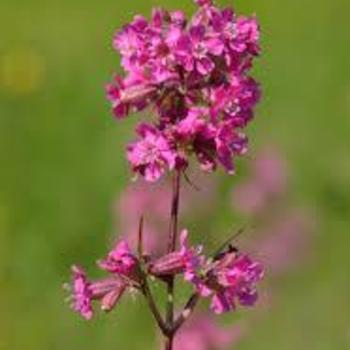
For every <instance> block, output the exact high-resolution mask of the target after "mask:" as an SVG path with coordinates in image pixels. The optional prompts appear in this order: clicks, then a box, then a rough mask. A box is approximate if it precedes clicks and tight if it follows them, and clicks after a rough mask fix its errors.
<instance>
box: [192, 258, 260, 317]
mask: <svg viewBox="0 0 350 350" xmlns="http://www.w3.org/2000/svg"><path fill="white" fill-rule="evenodd" d="M263 275H264V270H263V267H262V265H261V264H259V263H257V262H254V261H252V260H251V259H250V258H249V257H248V256H247V255H240V254H237V253H236V252H228V253H224V254H222V256H220V257H219V258H218V259H217V260H214V262H211V261H209V262H208V263H207V266H206V267H205V273H204V275H203V274H202V276H200V277H198V274H197V276H196V277H195V278H194V279H193V280H192V283H194V285H195V286H196V288H197V290H198V292H199V293H200V294H201V295H202V296H203V297H207V296H210V295H212V302H211V309H212V310H213V311H214V312H215V313H217V314H221V313H224V312H227V311H231V310H235V308H236V303H237V302H238V303H239V304H240V305H242V306H251V305H253V304H254V303H255V302H256V300H257V297H258V294H257V290H256V285H257V283H258V282H259V281H260V280H261V279H262V278H263Z"/></svg>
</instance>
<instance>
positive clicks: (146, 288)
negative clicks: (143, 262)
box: [141, 276, 169, 336]
mask: <svg viewBox="0 0 350 350" xmlns="http://www.w3.org/2000/svg"><path fill="white" fill-rule="evenodd" d="M141 290H142V293H143V295H144V296H145V298H146V300H147V302H148V306H149V308H150V310H151V312H152V314H153V316H154V318H155V320H156V322H157V324H158V326H159V328H160V329H161V331H162V333H163V334H164V335H165V336H168V335H169V328H168V327H167V325H166V323H165V322H164V320H163V317H162V316H161V314H160V312H159V310H158V307H157V305H156V302H155V300H154V298H153V295H152V292H151V290H150V288H149V285H148V281H147V277H146V276H144V280H143V284H142V286H141Z"/></svg>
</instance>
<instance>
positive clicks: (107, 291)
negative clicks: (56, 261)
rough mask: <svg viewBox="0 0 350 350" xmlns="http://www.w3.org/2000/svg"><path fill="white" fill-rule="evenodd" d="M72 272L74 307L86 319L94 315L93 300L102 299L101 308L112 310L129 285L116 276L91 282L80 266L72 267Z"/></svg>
mask: <svg viewBox="0 0 350 350" xmlns="http://www.w3.org/2000/svg"><path fill="white" fill-rule="evenodd" d="M72 273H73V278H72V280H73V282H72V296H71V299H72V309H73V310H74V311H76V312H78V313H80V314H81V315H82V316H83V317H84V318H85V319H86V320H90V319H91V318H92V316H93V308H92V301H93V300H100V303H101V310H103V311H110V310H112V309H113V307H114V306H115V305H116V304H117V302H118V300H119V299H120V297H121V296H122V295H123V293H124V291H125V289H126V287H127V284H126V283H125V282H123V281H122V280H121V279H119V278H118V277H116V276H113V277H111V278H106V279H103V280H100V281H95V282H90V281H89V280H88V279H87V277H86V274H85V271H84V270H83V269H82V268H81V267H78V266H73V267H72Z"/></svg>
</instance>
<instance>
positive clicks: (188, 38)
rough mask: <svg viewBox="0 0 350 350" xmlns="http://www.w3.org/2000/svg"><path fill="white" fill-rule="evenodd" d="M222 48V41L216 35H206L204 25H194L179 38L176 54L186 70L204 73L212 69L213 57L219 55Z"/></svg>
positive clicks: (213, 66)
mask: <svg viewBox="0 0 350 350" xmlns="http://www.w3.org/2000/svg"><path fill="white" fill-rule="evenodd" d="M223 50H224V45H223V43H222V42H221V41H220V40H219V39H218V38H216V37H211V36H208V35H207V31H206V28H205V26H204V25H196V26H192V27H191V28H190V29H189V32H188V33H186V34H183V35H182V36H181V37H180V38H179V40H178V42H177V47H176V55H177V58H178V59H179V60H180V62H181V64H182V65H183V66H184V69H185V70H186V71H188V72H192V71H194V70H195V71H196V72H198V73H199V74H201V75H206V74H209V73H211V72H212V71H213V70H214V68H215V63H214V57H215V56H220V55H221V54H222V52H223Z"/></svg>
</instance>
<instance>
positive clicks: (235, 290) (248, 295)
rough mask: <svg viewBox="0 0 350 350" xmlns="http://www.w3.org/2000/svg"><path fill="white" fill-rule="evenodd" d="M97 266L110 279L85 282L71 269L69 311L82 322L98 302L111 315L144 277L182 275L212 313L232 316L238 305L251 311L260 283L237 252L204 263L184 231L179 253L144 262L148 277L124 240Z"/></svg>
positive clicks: (252, 265) (258, 273) (259, 273)
mask: <svg viewBox="0 0 350 350" xmlns="http://www.w3.org/2000/svg"><path fill="white" fill-rule="evenodd" d="M98 265H99V267H100V268H102V269H103V270H105V271H107V272H109V273H110V274H111V275H110V276H109V277H108V278H105V279H102V280H99V281H89V280H88V279H87V277H86V274H85V272H84V270H83V269H82V268H80V267H77V266H73V267H72V272H73V282H72V288H71V289H72V291H73V293H72V297H71V299H72V301H73V303H72V308H73V310H74V311H77V312H79V313H80V314H81V315H82V316H83V317H84V318H86V319H90V318H91V317H92V316H93V308H92V301H93V300H100V301H101V309H102V310H104V311H110V310H111V309H112V308H113V307H114V306H115V305H116V303H117V302H118V300H119V299H120V297H121V296H122V295H123V293H124V292H125V290H126V289H127V288H129V289H136V290H137V289H141V286H142V284H143V282H144V278H146V277H145V276H146V274H149V275H151V276H154V277H157V278H160V279H166V278H169V277H173V276H175V275H177V274H183V276H184V279H185V280H186V281H188V282H190V283H193V284H194V286H195V288H196V290H197V292H198V294H199V295H200V296H203V297H207V296H212V305H211V309H212V310H213V311H214V312H215V313H223V312H227V311H230V310H234V309H235V300H236V299H237V300H238V301H239V303H240V304H241V305H244V306H248V305H253V304H254V303H255V301H256V299H257V293H256V288H255V285H256V283H257V282H258V281H260V280H261V279H262V277H263V269H262V266H261V265H260V264H259V263H256V262H253V261H252V260H251V259H250V258H249V257H248V256H246V255H240V254H238V253H237V252H236V251H235V252H227V253H222V254H220V256H218V257H215V259H208V260H206V259H205V257H204V256H203V255H202V247H197V248H195V247H191V246H190V244H189V242H188V231H187V230H183V231H182V232H181V235H180V248H179V249H178V250H177V251H174V252H171V253H169V254H165V255H163V256H161V257H158V258H150V260H149V261H147V262H146V269H145V270H146V273H144V272H142V266H141V264H140V262H139V260H138V258H137V257H136V256H135V255H134V254H133V253H132V252H131V250H130V249H129V246H128V244H127V243H126V241H124V240H122V241H120V242H119V243H118V244H117V245H116V247H115V248H114V249H113V250H112V251H111V252H110V253H109V254H108V256H107V258H106V259H104V260H101V261H99V262H98Z"/></svg>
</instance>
